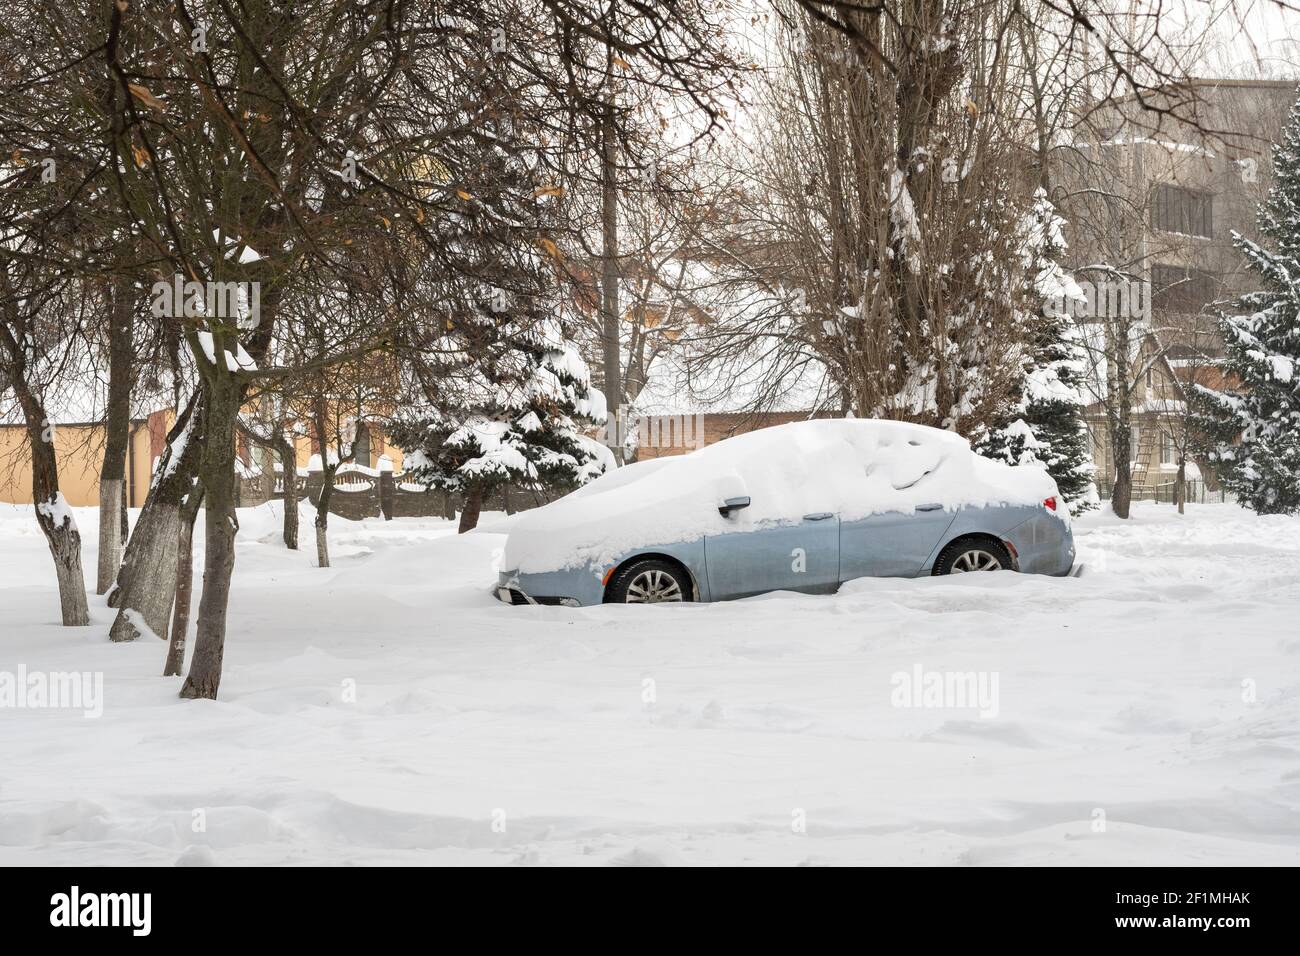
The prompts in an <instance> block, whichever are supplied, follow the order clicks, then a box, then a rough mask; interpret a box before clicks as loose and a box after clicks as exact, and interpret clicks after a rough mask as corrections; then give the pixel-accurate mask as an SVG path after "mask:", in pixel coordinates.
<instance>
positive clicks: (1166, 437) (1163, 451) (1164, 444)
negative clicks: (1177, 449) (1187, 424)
mask: <svg viewBox="0 0 1300 956" xmlns="http://www.w3.org/2000/svg"><path fill="white" fill-rule="evenodd" d="M1173 463H1174V436H1173V435H1171V434H1169V432H1161V433H1160V464H1162V465H1172V464H1173Z"/></svg>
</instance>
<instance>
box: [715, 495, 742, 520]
mask: <svg viewBox="0 0 1300 956" xmlns="http://www.w3.org/2000/svg"><path fill="white" fill-rule="evenodd" d="M748 507H749V496H748V495H746V496H745V497H743V498H728V499H726V500H725V501H723V502H722V505H721V507H719V508H718V514H720V515H722V517H724V518H730V517H731V513H732V512H733V511H739V510H740V509H741V508H748Z"/></svg>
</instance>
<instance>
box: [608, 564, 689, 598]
mask: <svg viewBox="0 0 1300 956" xmlns="http://www.w3.org/2000/svg"><path fill="white" fill-rule="evenodd" d="M690 599H691V582H690V578H689V577H688V576H687V575H686V573H685V572H683V571H682V569H681V568H679V567H677V566H676V565H673V564H669V563H668V562H667V561H659V560H656V559H653V558H650V559H647V560H645V561H634V562H632V563H631V564H629V565H628V566H627V567H625V568H623V569H621V570H620V571H619V572H618V573H617V574H615V575H614V579H613V580H612V581H610V582H609V587H608V588H606V589H605V603H606V604H679V603H681V602H682V601H689V600H690Z"/></svg>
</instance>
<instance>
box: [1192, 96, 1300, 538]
mask: <svg viewBox="0 0 1300 956" xmlns="http://www.w3.org/2000/svg"><path fill="white" fill-rule="evenodd" d="M1273 169H1274V173H1275V176H1276V180H1275V182H1274V184H1273V187H1272V189H1271V190H1270V191H1269V194H1268V196H1267V198H1266V199H1265V200H1264V201H1263V202H1262V203H1261V204H1260V209H1259V228H1260V232H1261V233H1262V234H1263V235H1264V236H1265V237H1266V238H1268V239H1270V240H1272V246H1273V249H1272V250H1269V249H1267V248H1265V247H1264V246H1262V245H1260V244H1259V243H1256V242H1253V241H1251V240H1249V239H1246V238H1245V237H1243V236H1241V235H1239V234H1237V233H1233V242H1234V244H1235V245H1236V246H1237V248H1238V249H1240V250H1241V251H1242V253H1243V254H1244V255H1245V257H1246V267H1247V268H1248V269H1250V271H1251V272H1253V273H1254V274H1255V275H1257V276H1258V277H1259V278H1260V280H1261V284H1262V288H1261V289H1260V290H1259V291H1257V292H1250V293H1247V294H1246V295H1243V296H1241V297H1240V298H1239V299H1238V300H1237V301H1236V303H1235V307H1234V308H1233V309H1231V310H1227V311H1225V310H1220V311H1219V313H1218V320H1219V329H1220V332H1221V334H1222V336H1223V341H1224V346H1225V352H1226V354H1225V360H1224V362H1223V363H1222V369H1223V371H1224V372H1225V373H1226V374H1225V377H1226V378H1227V380H1228V381H1229V382H1231V386H1230V387H1229V389H1228V390H1226V391H1222V392H1219V391H1214V390H1211V389H1209V388H1206V387H1205V386H1204V385H1200V386H1198V387H1197V403H1196V404H1197V410H1198V416H1197V419H1196V423H1197V425H1198V426H1199V429H1200V430H1201V431H1202V432H1203V433H1204V434H1205V435H1206V436H1207V438H1208V455H1207V457H1208V458H1209V460H1210V462H1211V464H1212V465H1213V466H1214V467H1215V471H1216V473H1217V474H1218V475H1219V478H1220V479H1221V480H1222V481H1223V483H1224V485H1225V486H1226V487H1227V489H1228V490H1229V491H1231V492H1232V493H1233V494H1234V495H1236V497H1237V499H1238V500H1239V501H1240V502H1241V503H1242V504H1244V505H1247V506H1249V507H1250V508H1252V509H1253V510H1254V511H1256V512H1258V513H1259V514H1292V513H1294V512H1296V511H1298V510H1300V380H1298V379H1297V375H1296V372H1297V366H1300V101H1297V103H1296V105H1295V106H1294V107H1293V108H1292V111H1291V116H1290V119H1289V120H1288V122H1287V126H1286V129H1285V130H1284V131H1283V134H1282V141H1281V142H1280V143H1278V144H1276V145H1275V146H1274V147H1273Z"/></svg>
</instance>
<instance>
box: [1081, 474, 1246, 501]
mask: <svg viewBox="0 0 1300 956" xmlns="http://www.w3.org/2000/svg"><path fill="white" fill-rule="evenodd" d="M1183 484H1184V485H1185V486H1186V491H1185V495H1186V497H1185V498H1184V500H1185V501H1186V502H1187V503H1188V504H1189V505H1206V504H1210V505H1221V504H1227V503H1229V502H1233V501H1235V500H1236V499H1235V498H1233V497H1232V495H1230V494H1228V492H1227V491H1225V490H1224V489H1223V488H1213V489H1212V488H1209V487H1207V486H1206V484H1205V481H1204V480H1203V479H1200V478H1189V479H1188V480H1187V481H1185V482H1183ZM1113 488H1114V485H1112V484H1109V483H1102V484H1099V485H1098V489H1097V490H1098V491H1099V492H1100V493H1101V497H1103V498H1109V497H1110V495H1111V491H1112V490H1113ZM1132 500H1133V501H1156V502H1160V503H1162V504H1171V505H1172V504H1177V503H1178V483H1177V482H1174V481H1167V482H1164V483H1162V484H1159V485H1134V486H1133V495H1132Z"/></svg>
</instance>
